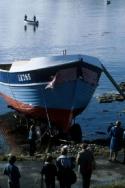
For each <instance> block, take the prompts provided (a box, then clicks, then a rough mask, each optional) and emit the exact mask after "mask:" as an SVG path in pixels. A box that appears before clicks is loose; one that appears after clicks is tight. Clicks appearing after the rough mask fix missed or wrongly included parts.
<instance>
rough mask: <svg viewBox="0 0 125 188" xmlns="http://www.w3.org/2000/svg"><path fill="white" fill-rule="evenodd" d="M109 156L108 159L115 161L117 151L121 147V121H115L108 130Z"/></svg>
mask: <svg viewBox="0 0 125 188" xmlns="http://www.w3.org/2000/svg"><path fill="white" fill-rule="evenodd" d="M109 134H110V137H111V140H110V158H109V161H117V156H118V152H119V151H120V150H121V148H122V141H123V128H122V127H121V122H120V121H116V123H115V126H113V127H112V128H111V130H110V133H109Z"/></svg>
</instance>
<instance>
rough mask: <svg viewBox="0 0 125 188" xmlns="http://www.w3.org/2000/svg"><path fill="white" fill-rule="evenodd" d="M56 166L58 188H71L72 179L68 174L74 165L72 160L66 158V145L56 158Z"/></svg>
mask: <svg viewBox="0 0 125 188" xmlns="http://www.w3.org/2000/svg"><path fill="white" fill-rule="evenodd" d="M56 164H57V168H58V180H59V183H60V188H71V184H72V182H71V181H72V179H71V178H70V177H71V176H70V174H71V172H72V169H73V168H74V167H75V164H74V162H73V158H72V157H69V156H68V147H67V146H66V145H65V146H63V147H62V148H61V155H60V156H59V157H58V158H57V160H56Z"/></svg>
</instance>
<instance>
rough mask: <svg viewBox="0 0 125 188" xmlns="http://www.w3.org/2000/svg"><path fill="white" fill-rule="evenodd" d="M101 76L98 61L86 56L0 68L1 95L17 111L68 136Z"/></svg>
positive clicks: (71, 56)
mask: <svg viewBox="0 0 125 188" xmlns="http://www.w3.org/2000/svg"><path fill="white" fill-rule="evenodd" d="M101 72H102V67H101V62H100V60H99V59H97V58H95V57H92V56H87V55H58V56H46V57H38V58H32V59H30V60H26V61H14V62H12V63H9V64H0V94H1V96H2V97H3V98H4V99H5V101H6V102H7V104H8V105H9V106H10V107H12V108H13V109H15V110H16V111H18V112H20V113H22V114H24V115H25V116H27V117H31V118H34V119H35V118H39V119H41V121H48V120H49V122H51V125H54V127H56V128H57V129H59V130H63V131H64V132H67V131H68V130H69V129H70V127H71V126H72V120H73V119H74V118H75V117H76V116H77V115H79V114H80V113H82V112H83V111H84V110H85V109H86V107H87V105H88V104H89V102H90V100H91V98H92V96H93V93H94V91H95V89H96V87H97V86H98V82H99V78H100V75H101Z"/></svg>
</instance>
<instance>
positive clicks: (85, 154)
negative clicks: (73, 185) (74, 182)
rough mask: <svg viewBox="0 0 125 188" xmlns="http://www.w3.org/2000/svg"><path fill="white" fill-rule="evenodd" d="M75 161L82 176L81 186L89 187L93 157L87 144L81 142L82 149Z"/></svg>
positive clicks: (93, 162) (93, 163)
mask: <svg viewBox="0 0 125 188" xmlns="http://www.w3.org/2000/svg"><path fill="white" fill-rule="evenodd" d="M76 163H77V164H78V169H79V173H80V174H81V177H82V188H89V187H90V180H91V176H92V171H93V169H94V168H95V159H94V155H93V152H92V151H91V150H90V148H88V144H86V143H83V144H82V150H81V151H80V152H79V153H78V154H77V157H76Z"/></svg>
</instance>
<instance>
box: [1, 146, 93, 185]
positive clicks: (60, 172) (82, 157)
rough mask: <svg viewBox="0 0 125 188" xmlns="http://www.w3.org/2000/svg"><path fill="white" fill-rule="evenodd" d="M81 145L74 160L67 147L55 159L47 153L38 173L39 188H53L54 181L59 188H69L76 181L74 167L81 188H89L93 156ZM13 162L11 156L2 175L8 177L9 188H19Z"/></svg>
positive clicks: (17, 175)
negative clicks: (39, 176) (77, 171)
mask: <svg viewBox="0 0 125 188" xmlns="http://www.w3.org/2000/svg"><path fill="white" fill-rule="evenodd" d="M82 145H83V146H82V148H83V149H82V150H81V151H80V153H78V155H77V157H76V158H75V157H73V156H69V154H68V147H67V146H63V147H62V148H61V154H60V155H59V156H58V157H57V158H56V159H54V158H53V156H52V155H51V154H49V153H48V154H47V155H46V158H45V160H44V162H43V164H42V167H41V171H40V174H41V188H43V184H45V187H46V188H55V187H56V183H55V182H56V179H57V180H58V185H59V187H60V188H71V186H72V184H74V183H76V181H77V175H76V173H75V170H74V168H75V167H78V169H79V173H80V174H81V178H82V182H83V185H82V187H83V188H89V185H90V179H91V175H92V170H93V164H94V163H93V162H94V156H93V153H92V151H91V150H90V148H89V147H88V145H87V144H85V143H83V144H82ZM15 162H16V156H13V155H11V156H10V157H9V161H8V164H7V165H6V167H5V169H4V175H6V176H8V185H9V188H20V178H21V173H20V170H19V168H18V167H17V166H16V165H15Z"/></svg>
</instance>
